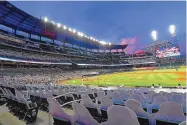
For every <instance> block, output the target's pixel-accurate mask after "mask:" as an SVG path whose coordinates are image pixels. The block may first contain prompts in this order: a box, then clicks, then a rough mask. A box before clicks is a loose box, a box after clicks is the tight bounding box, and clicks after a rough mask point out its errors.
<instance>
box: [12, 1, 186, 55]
mask: <svg viewBox="0 0 187 125" xmlns="http://www.w3.org/2000/svg"><path fill="white" fill-rule="evenodd" d="M11 3H12V4H14V5H15V6H16V7H18V8H20V9H22V10H24V11H26V12H27V13H29V14H31V15H33V16H35V17H38V18H40V16H47V17H48V18H49V19H50V20H53V21H55V22H57V23H62V24H65V25H67V26H69V27H71V28H75V29H76V30H78V31H81V32H83V33H85V34H87V35H88V36H93V37H95V38H97V39H98V40H105V41H108V42H112V43H114V44H126V43H128V44H129V46H128V47H127V50H128V52H129V53H132V52H135V51H136V50H139V49H141V48H143V47H145V46H148V45H150V44H152V38H151V35H150V33H151V31H152V30H156V31H157V32H158V39H159V40H171V35H170V33H169V31H168V27H169V25H170V24H174V25H176V28H177V37H178V40H179V44H180V47H181V52H182V53H183V54H184V53H185V50H186V3H185V2H169V1H168V2H126V1H124V2H37V1H36V2H11Z"/></svg>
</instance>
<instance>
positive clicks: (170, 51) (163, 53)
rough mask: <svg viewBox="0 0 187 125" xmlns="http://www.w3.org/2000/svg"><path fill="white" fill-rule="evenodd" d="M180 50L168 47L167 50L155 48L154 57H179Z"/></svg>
mask: <svg viewBox="0 0 187 125" xmlns="http://www.w3.org/2000/svg"><path fill="white" fill-rule="evenodd" d="M179 55H180V50H179V48H178V47H176V46H175V47H168V48H156V57H159V58H164V57H171V56H179Z"/></svg>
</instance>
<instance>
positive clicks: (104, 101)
mask: <svg viewBox="0 0 187 125" xmlns="http://www.w3.org/2000/svg"><path fill="white" fill-rule="evenodd" d="M112 105H113V103H112V100H110V99H109V98H108V97H102V98H101V104H100V105H99V107H100V109H102V110H107V108H108V107H110V106H112Z"/></svg>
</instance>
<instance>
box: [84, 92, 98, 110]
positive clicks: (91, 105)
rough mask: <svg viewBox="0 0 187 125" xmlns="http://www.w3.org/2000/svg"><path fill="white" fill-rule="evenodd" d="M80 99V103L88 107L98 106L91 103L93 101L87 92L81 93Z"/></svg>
mask: <svg viewBox="0 0 187 125" xmlns="http://www.w3.org/2000/svg"><path fill="white" fill-rule="evenodd" d="M81 99H82V101H81V104H82V105H84V106H86V107H89V108H98V106H97V105H96V104H95V103H93V101H92V100H91V98H90V97H89V96H88V95H87V94H82V95H81Z"/></svg>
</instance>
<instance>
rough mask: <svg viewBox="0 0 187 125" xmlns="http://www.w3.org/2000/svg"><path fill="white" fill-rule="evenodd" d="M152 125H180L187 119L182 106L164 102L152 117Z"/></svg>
mask: <svg viewBox="0 0 187 125" xmlns="http://www.w3.org/2000/svg"><path fill="white" fill-rule="evenodd" d="M151 119H152V120H151V122H152V125H170V124H171V125H178V124H179V123H181V122H183V121H185V119H186V117H185V115H184V114H183V110H182V107H181V105H180V104H178V103H176V102H164V103H162V104H161V106H160V109H159V111H158V112H157V113H153V114H152V116H151Z"/></svg>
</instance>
